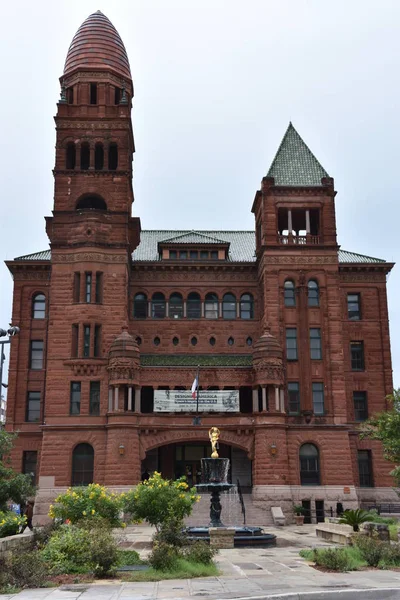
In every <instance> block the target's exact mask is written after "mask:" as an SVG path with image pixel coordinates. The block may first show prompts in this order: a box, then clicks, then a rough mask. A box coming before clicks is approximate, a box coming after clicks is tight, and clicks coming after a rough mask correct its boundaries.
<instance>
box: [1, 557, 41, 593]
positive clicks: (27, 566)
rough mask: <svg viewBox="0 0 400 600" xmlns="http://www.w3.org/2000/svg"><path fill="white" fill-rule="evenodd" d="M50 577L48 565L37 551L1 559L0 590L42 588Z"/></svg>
mask: <svg viewBox="0 0 400 600" xmlns="http://www.w3.org/2000/svg"><path fill="white" fill-rule="evenodd" d="M48 576H49V569H48V565H47V564H46V562H45V561H44V560H43V557H42V556H41V553H40V552H38V551H37V550H32V551H30V552H24V553H22V554H10V555H8V556H7V557H6V558H2V559H0V589H3V590H7V588H8V589H10V588H26V587H30V588H32V587H33V588H36V587H41V586H43V585H44V583H45V582H46V580H47V578H48Z"/></svg>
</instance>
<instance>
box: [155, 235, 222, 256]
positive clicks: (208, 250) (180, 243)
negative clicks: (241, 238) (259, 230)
mask: <svg viewBox="0 0 400 600" xmlns="http://www.w3.org/2000/svg"><path fill="white" fill-rule="evenodd" d="M229 247H230V242H228V241H226V240H221V239H218V238H216V237H213V236H211V235H210V234H209V233H208V232H207V233H205V232H202V231H187V232H184V233H180V234H178V235H176V236H175V237H172V238H168V239H166V240H161V241H160V242H159V243H158V252H159V256H160V259H161V260H179V261H180V260H186V261H192V260H193V261H194V260H195V261H209V260H227V259H228V256H229Z"/></svg>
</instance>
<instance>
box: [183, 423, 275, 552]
mask: <svg viewBox="0 0 400 600" xmlns="http://www.w3.org/2000/svg"><path fill="white" fill-rule="evenodd" d="M208 433H209V437H210V442H211V449H212V453H211V458H202V459H201V472H202V480H203V483H198V484H197V485H196V489H197V491H198V492H199V493H201V492H208V493H210V494H211V497H210V524H209V526H208V527H188V528H187V530H186V531H187V534H188V536H189V538H190V539H194V540H197V539H202V540H207V541H209V539H210V532H209V529H210V527H220V528H223V527H224V524H223V523H222V521H221V510H222V507H221V500H220V494H221V492H226V491H228V490H230V489H232V488H233V487H234V485H233V484H232V483H228V472H229V463H230V461H229V458H220V457H219V456H218V451H217V450H218V439H219V436H220V430H219V429H218V428H217V427H211V429H210V431H209V432H208ZM229 529H234V532H235V533H234V545H235V547H236V546H262V547H265V546H275V544H276V536H275V535H273V534H271V533H264V530H263V529H262V528H261V527H246V526H243V527H240V526H234V527H233V528H231V527H230V528H229Z"/></svg>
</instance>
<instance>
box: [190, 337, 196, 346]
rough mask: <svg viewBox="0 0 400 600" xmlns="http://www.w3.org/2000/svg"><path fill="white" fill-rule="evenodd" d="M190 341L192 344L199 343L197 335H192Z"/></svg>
mask: <svg viewBox="0 0 400 600" xmlns="http://www.w3.org/2000/svg"><path fill="white" fill-rule="evenodd" d="M190 343H191V344H192V346H196V345H197V338H196V337H192V339H191V340H190Z"/></svg>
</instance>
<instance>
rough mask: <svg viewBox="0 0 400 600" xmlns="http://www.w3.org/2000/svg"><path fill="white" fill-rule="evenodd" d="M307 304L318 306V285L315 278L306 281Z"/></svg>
mask: <svg viewBox="0 0 400 600" xmlns="http://www.w3.org/2000/svg"><path fill="white" fill-rule="evenodd" d="M308 306H319V286H318V281H316V280H315V279H310V281H309V282H308Z"/></svg>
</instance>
